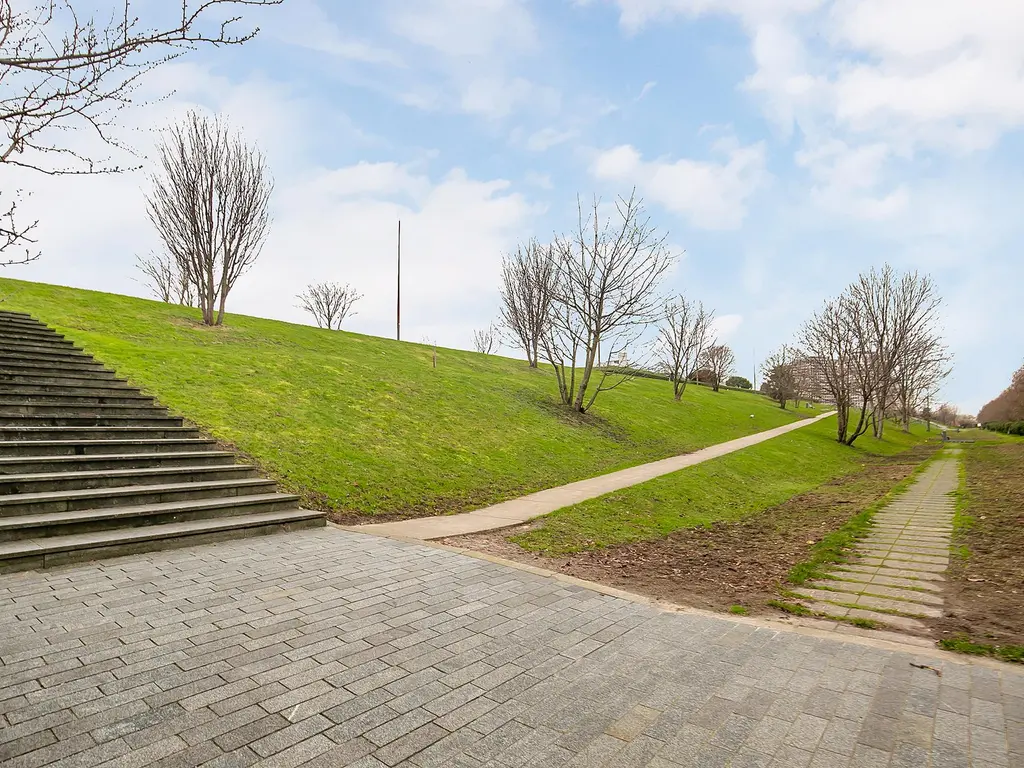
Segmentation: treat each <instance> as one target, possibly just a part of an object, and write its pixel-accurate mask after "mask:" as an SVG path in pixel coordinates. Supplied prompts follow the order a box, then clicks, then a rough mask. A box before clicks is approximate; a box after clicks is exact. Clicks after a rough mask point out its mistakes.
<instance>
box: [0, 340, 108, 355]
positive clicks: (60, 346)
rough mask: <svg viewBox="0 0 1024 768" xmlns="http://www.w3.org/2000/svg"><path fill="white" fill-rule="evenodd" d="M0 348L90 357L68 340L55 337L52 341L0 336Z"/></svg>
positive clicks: (41, 353) (11, 350) (9, 350)
mask: <svg viewBox="0 0 1024 768" xmlns="http://www.w3.org/2000/svg"><path fill="white" fill-rule="evenodd" d="M0 349H2V350H4V351H5V352H26V353H30V354H31V353H39V354H40V355H50V356H57V357H60V356H62V355H70V356H72V357H87V358H88V357H91V355H89V354H88V353H87V352H86V351H85V350H84V349H82V348H81V347H77V346H75V345H74V344H73V343H72V342H70V341H62V340H60V339H56V340H54V341H48V340H46V339H35V338H33V339H5V338H0Z"/></svg>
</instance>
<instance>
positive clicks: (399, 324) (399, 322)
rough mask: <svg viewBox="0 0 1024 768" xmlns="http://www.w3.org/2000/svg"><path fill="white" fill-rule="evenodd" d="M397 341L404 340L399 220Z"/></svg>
mask: <svg viewBox="0 0 1024 768" xmlns="http://www.w3.org/2000/svg"><path fill="white" fill-rule="evenodd" d="M395 339H397V340H398V341H401V340H402V220H401V219H399V220H398V277H397V284H396V290H395Z"/></svg>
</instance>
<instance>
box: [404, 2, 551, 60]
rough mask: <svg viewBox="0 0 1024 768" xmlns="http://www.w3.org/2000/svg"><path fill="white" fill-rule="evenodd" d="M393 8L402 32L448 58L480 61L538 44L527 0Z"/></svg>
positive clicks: (429, 3)
mask: <svg viewBox="0 0 1024 768" xmlns="http://www.w3.org/2000/svg"><path fill="white" fill-rule="evenodd" d="M392 6H393V11H392V12H391V14H390V25H391V27H392V29H393V30H394V31H395V32H396V33H398V34H399V35H401V36H402V37H404V38H406V39H407V40H410V41H411V42H413V43H416V44H417V45H421V46H424V47H427V48H432V49H434V50H435V51H437V52H439V53H442V54H444V55H445V56H452V57H459V58H476V59H480V58H486V57H488V56H492V55H494V54H495V53H496V52H501V51H528V50H531V49H533V48H534V47H535V46H536V44H537V28H536V25H535V24H534V21H533V18H532V16H531V15H530V12H529V10H528V8H527V6H526V4H525V3H524V2H522V1H521V0H419V1H418V2H416V3H407V2H398V3H393V4H392ZM477 63H478V64H482V63H483V62H479V61H478V62H477Z"/></svg>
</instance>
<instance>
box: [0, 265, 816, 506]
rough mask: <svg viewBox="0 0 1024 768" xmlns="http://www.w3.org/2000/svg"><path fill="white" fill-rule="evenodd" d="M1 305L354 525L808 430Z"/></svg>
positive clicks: (91, 309)
mask: <svg viewBox="0 0 1024 768" xmlns="http://www.w3.org/2000/svg"><path fill="white" fill-rule="evenodd" d="M0 295H2V296H4V297H5V298H4V300H3V303H2V305H0V307H2V308H4V309H9V310H13V311H21V312H29V313H31V314H32V315H34V316H35V317H37V318H38V319H40V320H42V321H44V322H46V323H48V324H49V325H51V326H54V327H56V328H57V329H59V330H60V331H61V332H62V333H64V334H66V335H67V336H68V337H69V338H71V339H73V340H74V341H76V342H77V343H79V344H80V345H81V346H83V347H84V348H85V349H86V350H87V351H88V352H90V353H91V354H94V355H95V356H96V357H97V358H98V359H100V360H101V361H103V362H104V363H106V364H107V365H108V366H110V367H112V368H114V369H115V370H117V371H118V372H119V374H121V375H123V376H126V377H127V378H129V379H130V380H131V381H132V382H133V383H134V384H136V385H137V386H140V387H142V388H143V389H144V390H146V391H147V392H149V393H151V394H153V395H155V396H156V397H158V398H159V400H160V401H161V402H163V403H164V404H165V405H167V406H169V407H170V408H171V409H172V410H174V411H176V412H178V413H180V414H182V415H184V416H185V417H187V418H188V419H190V420H191V421H192V422H194V423H195V424H197V425H199V426H200V427H202V428H204V429H205V430H206V431H208V432H209V433H210V434H212V435H213V436H215V437H217V438H219V439H221V440H223V441H225V442H228V443H231V444H232V445H234V446H235V447H237V448H238V449H239V450H241V451H242V452H244V453H245V454H247V455H249V456H250V457H252V458H253V459H255V460H256V461H258V462H259V464H260V465H261V466H262V467H263V468H264V469H265V470H266V471H268V472H270V473H272V474H273V475H275V476H276V477H277V478H278V479H279V480H280V481H281V482H282V484H283V485H284V486H285V487H286V488H288V489H289V490H292V491H294V492H298V493H301V494H303V496H304V498H305V502H306V503H307V504H312V505H315V506H317V507H319V508H321V509H328V510H330V511H332V512H335V513H339V514H341V515H420V514H435V513H438V512H450V511H462V510H466V509H468V508H472V507H474V506H478V505H483V504H488V503H493V502H498V501H502V500H504V499H508V498H512V497H514V496H517V495H520V494H524V493H529V492H532V491H536V490H540V489H542V488H546V487H551V486H555V485H560V484H562V483H567V482H571V481H573V480H579V479H582V478H585V477H589V476H592V475H595V474H600V473H602V472H608V471H612V470H616V469H621V468H623V467H627V466H631V465H635V464H638V463H642V462H645V461H650V460H653V459H658V458H663V457H665V456H670V455H673V454H678V453H685V452H689V451H693V450H696V449H698V448H701V447H704V446H707V445H710V444H713V443H718V442H722V441H724V440H730V439H732V438H736V437H740V436H742V435H745V434H749V433H751V432H756V431H760V430H764V429H769V428H771V427H775V426H779V425H781V424H785V423H788V422H790V421H792V420H794V419H795V418H797V416H796V415H794V414H793V413H792V412H790V411H782V410H780V409H779V408H778V407H777V406H775V405H774V404H773V403H772V402H770V401H769V400H767V399H766V398H763V397H761V396H760V395H756V394H751V393H741V392H724V391H723V392H720V393H713V392H711V391H710V390H708V389H706V388H702V387H696V386H690V387H688V388H687V390H686V394H685V396H684V400H683V402H681V403H675V402H674V401H673V400H672V393H671V385H669V384H668V383H667V382H664V381H655V380H646V379H637V380H635V381H633V382H630V383H628V384H626V385H624V386H622V387H620V388H618V389H616V390H613V391H611V392H608V393H604V394H602V395H601V397H600V398H599V400H598V402H597V405H596V406H595V407H594V409H592V414H588V415H587V416H586V417H575V416H573V415H572V414H571V413H568V412H566V411H565V410H564V409H562V408H561V407H560V406H559V405H558V404H557V402H556V396H555V382H554V378H553V375H552V374H551V373H550V371H549V370H543V369H541V370H531V369H530V368H529V367H528V366H527V365H526V363H525V362H521V361H517V360H511V359H508V358H502V357H497V356H484V355H480V354H476V353H472V352H462V351H456V350H447V349H444V350H438V365H437V368H436V369H434V368H433V367H432V366H431V350H430V349H429V348H428V347H426V346H423V345H419V344H410V343H399V342H395V341H391V340H387V339H381V338H377V337H371V336H362V335H358V334H352V333H344V332H337V331H333V332H332V331H324V330H320V329H317V328H312V327H308V326H303V325H294V324H290V323H283V322H278V321H273V320H265V319H260V318H255V317H245V316H239V315H229V316H228V317H227V318H226V321H225V322H226V324H225V325H224V326H223V327H220V328H208V327H204V326H202V325H201V324H200V323H199V322H198V317H199V315H198V312H197V311H196V310H191V309H187V308H183V307H177V306H171V305H168V304H163V303H159V302H154V301H148V300H145V299H137V298H130V297H125V296H117V295H113V294H106V293H97V292H94V291H85V290H78V289H71V288H64V287H58V286H51V285H43V284H38V283H27V282H22V281H16V280H9V279H0ZM805 413H814V412H813V411H805ZM751 414H753V418H751Z"/></svg>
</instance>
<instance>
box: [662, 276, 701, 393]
mask: <svg viewBox="0 0 1024 768" xmlns="http://www.w3.org/2000/svg"><path fill="white" fill-rule="evenodd" d="M714 318H715V311H714V310H713V309H712V310H707V309H705V308H704V304H703V302H694V301H691V300H690V299H687V298H686V297H685V296H683V295H681V294H680V295H679V297H678V298H676V299H673V300H671V301H669V302H667V303H666V304H665V310H664V314H663V317H662V321H661V327H660V328H659V329H658V341H659V346H660V352H661V367H662V369H663V370H664V371H665V372H667V373H668V377H669V379H670V380H671V381H672V393H673V395H674V396H675V399H676V400H677V401H678V400H681V399H682V397H683V392H685V391H686V381H687V378H686V377H687V376H688V375H689V372H690V370H691V369H692V368H693V367H694V366H695V365H696V364H697V361H698V360H699V359H700V358H701V356H702V355H703V354H704V350H705V349H706V348H707V346H708V344H709V343H713V342H712V341H711V323H712V321H713V320H714Z"/></svg>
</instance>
